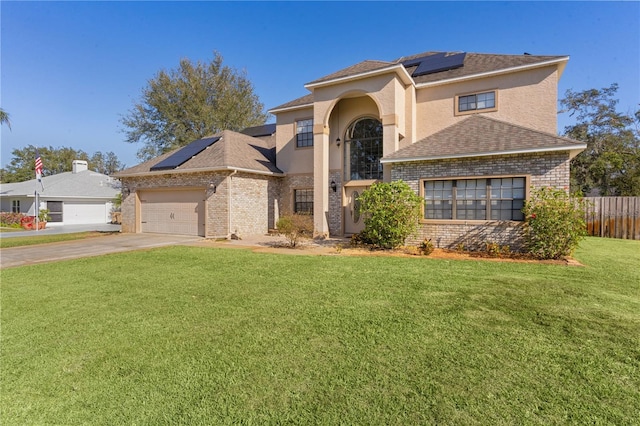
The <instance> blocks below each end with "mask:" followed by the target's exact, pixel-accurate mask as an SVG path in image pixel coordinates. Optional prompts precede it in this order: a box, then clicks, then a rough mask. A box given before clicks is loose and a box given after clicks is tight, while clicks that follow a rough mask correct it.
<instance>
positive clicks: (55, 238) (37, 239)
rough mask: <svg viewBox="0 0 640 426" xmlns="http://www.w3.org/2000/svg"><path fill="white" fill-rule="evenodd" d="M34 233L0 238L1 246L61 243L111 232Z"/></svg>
mask: <svg viewBox="0 0 640 426" xmlns="http://www.w3.org/2000/svg"><path fill="white" fill-rule="evenodd" d="M33 232H34V235H30V236H28V237H11V238H0V247H1V248H11V247H20V246H33V245H37V244H47V243H59V242H61V241H72V240H82V239H84V238H91V237H99V236H102V235H108V234H110V232H96V231H89V232H75V233H72V234H52V235H35V233H36V231H33Z"/></svg>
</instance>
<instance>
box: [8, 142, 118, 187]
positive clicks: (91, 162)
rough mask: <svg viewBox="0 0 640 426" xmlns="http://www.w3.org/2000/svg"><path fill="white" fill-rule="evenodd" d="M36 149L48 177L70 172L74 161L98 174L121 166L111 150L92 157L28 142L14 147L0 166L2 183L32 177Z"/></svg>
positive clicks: (71, 150) (63, 148)
mask: <svg viewBox="0 0 640 426" xmlns="http://www.w3.org/2000/svg"><path fill="white" fill-rule="evenodd" d="M36 150H37V151H38V152H39V154H40V158H41V159H42V166H43V167H42V176H50V175H55V174H58V173H63V172H69V171H71V170H72V168H73V160H85V161H87V162H88V166H89V170H94V171H97V172H99V173H104V174H112V173H115V172H117V171H120V170H122V169H123V168H124V164H122V163H121V162H120V161H119V160H118V157H117V156H116V155H115V154H114V153H113V152H107V153H106V154H103V153H102V152H100V151H98V152H96V153H95V154H93V156H91V157H89V155H88V154H87V153H86V152H84V151H82V150H76V149H73V148H69V147H61V148H53V147H51V146H49V147H43V148H37V147H35V146H33V145H28V146H27V147H25V148H22V149H14V150H13V151H12V152H11V154H12V155H13V158H12V159H11V162H10V163H9V165H8V166H7V167H6V169H1V172H2V175H1V177H0V181H2V182H4V183H11V182H24V181H27V180H30V179H33V178H34V177H35V158H36Z"/></svg>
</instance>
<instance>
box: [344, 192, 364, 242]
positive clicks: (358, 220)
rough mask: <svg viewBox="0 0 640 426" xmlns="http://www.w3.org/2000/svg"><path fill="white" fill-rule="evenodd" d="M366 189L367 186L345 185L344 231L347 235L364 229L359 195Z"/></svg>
mask: <svg viewBox="0 0 640 426" xmlns="http://www.w3.org/2000/svg"><path fill="white" fill-rule="evenodd" d="M365 189H367V187H366V186H347V187H345V206H344V210H345V211H344V233H345V234H346V235H353V234H357V233H358V232H360V231H362V230H363V229H364V220H362V215H361V214H360V201H359V200H358V197H359V196H360V194H362V191H364V190H365Z"/></svg>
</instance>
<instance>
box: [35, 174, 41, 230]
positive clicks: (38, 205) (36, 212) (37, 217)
mask: <svg viewBox="0 0 640 426" xmlns="http://www.w3.org/2000/svg"><path fill="white" fill-rule="evenodd" d="M33 210H34V213H35V215H36V232H38V231H39V230H40V226H39V224H38V222H39V216H40V215H39V213H40V204H39V203H38V180H37V179H36V205H35V207H34V209H33Z"/></svg>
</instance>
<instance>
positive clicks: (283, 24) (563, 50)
mask: <svg viewBox="0 0 640 426" xmlns="http://www.w3.org/2000/svg"><path fill="white" fill-rule="evenodd" d="M0 12H1V15H0V19H1V37H2V38H1V58H0V59H1V63H0V68H1V80H0V89H1V91H0V105H1V106H2V108H3V109H4V110H5V111H7V112H8V113H9V114H10V118H11V125H12V130H9V129H8V128H7V127H6V126H2V130H1V136H2V141H1V142H2V144H1V145H2V149H1V158H0V163H1V164H2V166H6V164H8V163H9V162H10V160H11V151H12V150H14V149H16V148H22V147H25V146H27V145H30V144H32V145H36V146H54V147H62V146H67V147H72V148H75V149H82V150H84V151H86V152H87V153H88V154H92V153H94V152H96V151H103V152H107V151H113V152H115V153H116V154H117V155H118V157H119V158H120V160H121V161H123V162H124V163H126V165H127V166H133V165H135V164H136V163H138V162H139V161H138V159H137V158H136V152H137V150H138V149H139V148H140V146H138V145H136V144H129V143H126V142H124V134H123V133H122V126H121V124H120V122H119V119H120V117H121V116H122V115H124V114H126V113H127V111H128V110H129V109H130V108H131V106H132V105H133V103H134V102H135V101H137V100H138V99H139V96H140V93H141V90H142V88H143V87H144V86H145V85H146V83H147V81H148V80H149V79H151V78H153V77H154V75H155V74H156V73H157V72H158V71H159V70H161V69H171V68H175V67H176V66H177V65H178V62H179V60H180V59H181V58H189V59H191V60H193V61H197V60H201V61H209V60H210V59H211V58H212V56H213V55H212V52H213V51H214V50H216V51H218V52H220V53H221V54H222V56H223V57H224V62H225V64H226V65H229V66H231V67H233V68H236V69H239V70H246V72H247V75H248V77H249V79H250V80H251V81H252V82H253V84H254V88H255V91H256V93H257V94H258V96H259V97H260V100H261V102H262V103H263V104H264V105H265V109H269V108H273V107H275V106H278V105H280V104H283V103H285V102H287V101H290V100H292V99H295V98H297V97H299V96H303V95H305V94H307V93H308V91H307V90H306V89H305V88H304V84H305V83H307V82H309V81H312V80H315V79H316V78H319V77H322V76H324V75H326V74H329V73H332V72H334V71H337V70H339V69H342V68H344V67H347V66H349V65H352V64H355V63H357V62H359V61H362V60H365V59H378V60H392V59H395V58H397V57H400V56H405V55H410V54H414V53H420V52H424V51H427V50H449V51H467V52H478V53H504V54H522V53H523V52H529V53H531V54H540V55H570V56H571V60H570V61H569V65H568V66H567V68H566V70H565V73H564V75H563V76H562V79H561V80H560V86H559V94H560V95H561V96H562V95H563V94H564V93H565V91H566V90H567V89H573V90H584V89H589V88H602V87H607V86H609V85H610V84H611V83H618V84H619V85H620V89H619V91H618V97H619V99H620V104H619V106H620V107H619V109H620V110H621V111H624V112H631V111H635V110H636V109H637V108H638V103H639V102H640V87H639V85H640V65H639V62H640V3H638V2H470V3H466V2H464V3H463V2H443V3H441V2H14V1H2V2H1V5H0ZM272 120H273V117H271V121H272ZM568 123H570V119H569V118H567V117H560V120H559V127H560V129H559V130H562V128H563V126H564V125H566V124H568ZM43 160H44V161H46V159H43Z"/></svg>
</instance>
